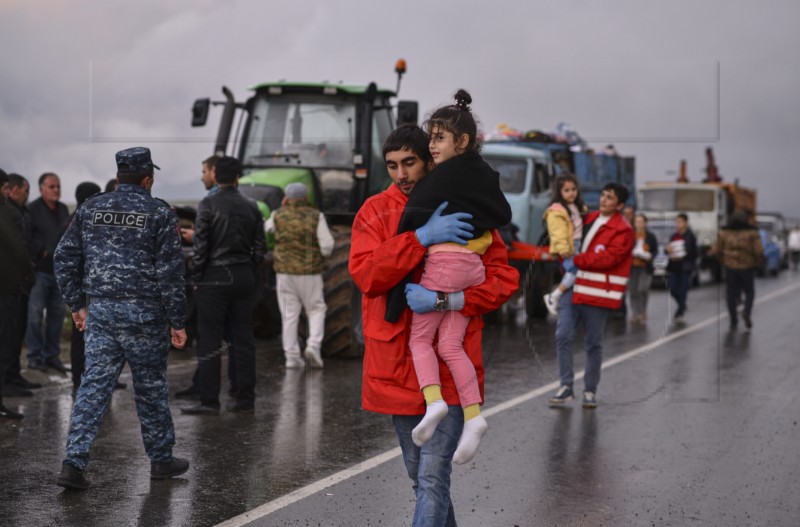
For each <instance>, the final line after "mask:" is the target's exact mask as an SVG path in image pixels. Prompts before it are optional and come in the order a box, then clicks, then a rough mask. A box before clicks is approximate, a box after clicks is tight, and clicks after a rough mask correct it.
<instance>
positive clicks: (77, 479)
mask: <svg viewBox="0 0 800 527" xmlns="http://www.w3.org/2000/svg"><path fill="white" fill-rule="evenodd" d="M56 485H58V486H59V487H64V488H65V489H70V490H86V489H88V488H89V481H88V480H87V479H86V476H85V475H84V474H83V470H81V469H79V468H76V467H74V466H72V465H70V464H69V463H64V464H63V465H61V474H59V476H58V480H57V481H56Z"/></svg>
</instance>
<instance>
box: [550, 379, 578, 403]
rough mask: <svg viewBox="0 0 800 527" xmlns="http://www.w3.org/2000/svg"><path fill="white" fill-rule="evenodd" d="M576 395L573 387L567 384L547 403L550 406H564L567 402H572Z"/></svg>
mask: <svg viewBox="0 0 800 527" xmlns="http://www.w3.org/2000/svg"><path fill="white" fill-rule="evenodd" d="M574 396H575V394H574V393H573V392H572V386H567V385H566V384H565V385H563V386H561V387H560V388H559V389H558V391H557V392H556V394H555V395H554V396H552V397H551V398H550V399H548V401H547V402H549V403H550V404H564V403H565V402H567V401H571V400H572V398H573V397H574Z"/></svg>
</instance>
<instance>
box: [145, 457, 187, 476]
mask: <svg viewBox="0 0 800 527" xmlns="http://www.w3.org/2000/svg"><path fill="white" fill-rule="evenodd" d="M187 470H189V462H188V461H187V460H185V459H181V458H179V457H175V456H173V457H172V459H171V460H170V461H151V462H150V478H151V479H167V478H172V477H175V476H180V475H181V474H183V473H184V472H186V471H187Z"/></svg>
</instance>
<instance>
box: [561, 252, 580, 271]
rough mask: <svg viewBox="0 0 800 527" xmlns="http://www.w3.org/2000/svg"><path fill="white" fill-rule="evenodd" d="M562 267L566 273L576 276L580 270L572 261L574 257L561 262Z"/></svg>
mask: <svg viewBox="0 0 800 527" xmlns="http://www.w3.org/2000/svg"><path fill="white" fill-rule="evenodd" d="M561 267H563V268H564V272H565V273H572V274H575V271H577V270H578V268H577V267H575V262H573V261H572V256H570V257H569V258H567V259H566V260H564V261H563V262H561Z"/></svg>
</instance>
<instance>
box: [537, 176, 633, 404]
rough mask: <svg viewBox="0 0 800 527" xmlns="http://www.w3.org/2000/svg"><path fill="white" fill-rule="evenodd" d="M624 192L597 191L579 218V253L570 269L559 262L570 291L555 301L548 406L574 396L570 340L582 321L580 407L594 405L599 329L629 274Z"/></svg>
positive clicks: (614, 186) (615, 186) (617, 188)
mask: <svg viewBox="0 0 800 527" xmlns="http://www.w3.org/2000/svg"><path fill="white" fill-rule="evenodd" d="M628 194H629V193H628V189H627V187H625V185H621V184H619V183H609V184H607V185H606V186H605V187H603V191H602V193H601V194H600V210H599V211H595V212H592V213H589V214H588V215H587V216H586V219H585V220H584V235H583V242H582V243H581V251H580V253H578V254H576V255H575V257H574V258H573V260H572V262H573V263H572V265H570V263H569V262H568V261H565V262H564V264H565V265H564V270H565V271H571V272H574V273H576V280H575V285H574V286H573V288H572V289H571V290H570V291H569V292H568V293H564V295H563V296H562V297H561V302H560V304H559V308H558V322H557V323H556V354H557V356H558V373H559V376H560V378H561V386H560V387H559V389H558V391H557V392H556V394H555V395H554V396H553V397H551V398H550V400H549V402H550V404H551V405H558V404H564V403H565V402H567V401H569V400H571V399H572V398H573V397H574V393H573V391H572V383H573V381H574V379H575V376H574V373H573V371H572V341H573V340H574V339H575V331H576V330H577V326H578V323H579V322H582V323H583V329H584V334H585V340H586V370H585V373H584V377H583V384H584V392H583V407H584V408H596V407H597V385H598V384H599V383H600V368H601V366H602V365H603V331H604V330H605V327H606V320H608V315H609V313H611V311H613V310H615V309H618V308H619V307H620V306H621V305H622V302H623V295H624V293H625V287H626V285H627V283H628V277H629V276H630V274H631V261H632V259H633V258H632V253H633V245H634V243H635V236H634V233H633V229H632V228H631V226H630V224H629V223H628V222H627V221H626V220H625V218H624V216H622V214H620V211H621V210H622V208H623V207H624V206H625V201H626V200H627V199H628ZM573 266H574V269H573V268H572V267H573ZM568 267H570V268H568Z"/></svg>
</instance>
